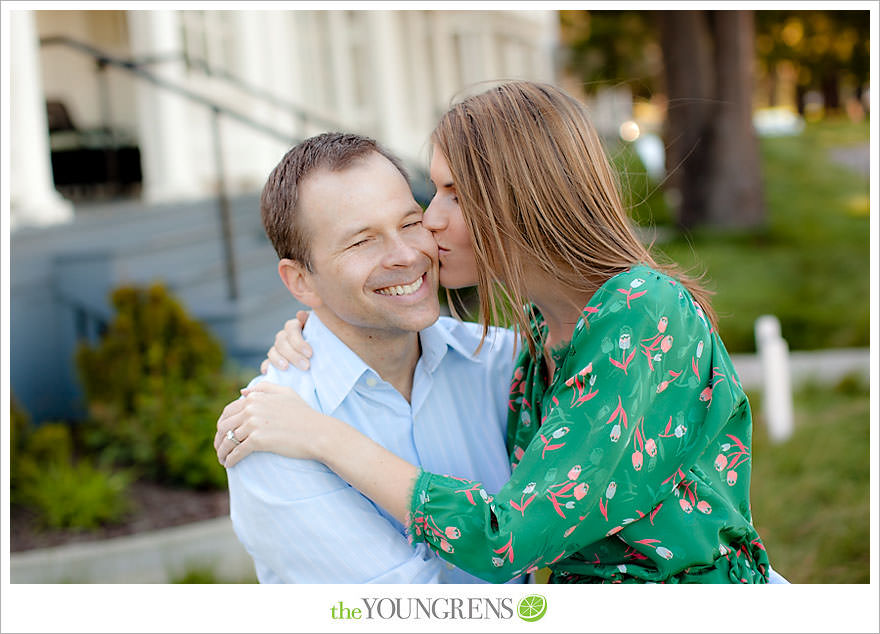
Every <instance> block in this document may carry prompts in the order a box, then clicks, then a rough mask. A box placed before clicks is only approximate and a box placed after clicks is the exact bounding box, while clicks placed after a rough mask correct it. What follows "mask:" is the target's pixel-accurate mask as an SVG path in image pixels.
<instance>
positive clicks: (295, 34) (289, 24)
mask: <svg viewBox="0 0 880 634" xmlns="http://www.w3.org/2000/svg"><path fill="white" fill-rule="evenodd" d="M298 13H300V12H298V11H269V12H267V14H266V20H267V24H266V32H265V34H264V36H265V38H266V41H267V44H268V50H269V54H268V59H266V60H264V63H265V64H266V66H267V68H268V70H269V77H271V78H272V83H273V84H272V92H273V93H274V94H277V95H279V96H280V97H282V98H283V99H285V100H287V101H289V102H291V103H293V104H302V101H303V97H302V84H303V78H302V68H301V66H300V64H301V61H300V60H301V55H300V54H299V50H298V48H297V46H296V43H297V42H299V27H298V24H297V20H298V18H299V16H298ZM279 125H280V126H281V127H282V128H283V129H285V130H288V131H289V132H290V134H291V136H293V137H298V136H302V135H303V134H304V130H303V127H302V125H301V123H300V121H299V118H298V117H296V116H294V115H293V114H292V113H283V114H280V116H279ZM287 149H288V148H286V147H285V148H284V152H286V151H287ZM284 152H281V153H280V154H279V153H276V155H275V156H274V160H275V162H277V161H278V160H280V159H281V157H282V156H283V154H284ZM273 165H274V163H273Z"/></svg>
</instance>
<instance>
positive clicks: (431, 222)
mask: <svg viewBox="0 0 880 634" xmlns="http://www.w3.org/2000/svg"><path fill="white" fill-rule="evenodd" d="M446 222H447V220H446V214H444V213H443V212H442V211H440V205H439V203H438V202H437V197H436V196H434V198H432V199H431V202H430V203H429V204H428V207H427V209H425V215H424V216H422V226H423V227H425V228H426V229H428V230H429V231H435V232H436V231H442V230H443V229H445V228H446Z"/></svg>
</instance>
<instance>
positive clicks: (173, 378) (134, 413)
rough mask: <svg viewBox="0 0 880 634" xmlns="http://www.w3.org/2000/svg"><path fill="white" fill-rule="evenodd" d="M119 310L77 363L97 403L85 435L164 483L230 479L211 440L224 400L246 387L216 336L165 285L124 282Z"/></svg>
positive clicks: (199, 484) (114, 460) (107, 454)
mask: <svg viewBox="0 0 880 634" xmlns="http://www.w3.org/2000/svg"><path fill="white" fill-rule="evenodd" d="M112 303H113V306H114V307H115V309H116V317H115V318H114V321H113V322H112V323H111V324H110V326H109V328H108V331H107V333H106V334H105V336H104V337H103V338H102V340H101V342H100V343H99V345H98V346H96V347H94V348H92V347H88V346H86V345H82V346H81V347H80V349H79V350H78V352H77V366H78V368H79V372H80V376H81V378H82V382H83V386H84V389H85V392H86V397H87V399H88V404H89V418H90V423H89V424H88V425H87V428H86V430H85V433H84V441H85V443H86V445H87V446H88V447H89V448H90V449H91V450H95V451H98V452H100V460H101V464H103V465H125V466H131V467H134V468H136V469H137V471H138V472H139V473H140V474H141V475H142V476H144V477H147V478H149V479H151V480H154V481H157V482H164V483H168V484H179V485H184V486H188V487H194V488H222V487H224V486H225V485H226V473H225V471H224V470H223V468H222V467H221V466H220V465H219V464H218V462H217V458H216V456H215V454H214V449H213V446H212V442H211V441H212V439H213V437H214V432H215V430H216V421H217V417H218V416H219V414H220V412H221V411H222V409H223V407H224V406H225V405H226V403H228V402H229V401H230V400H231V399H232V398H234V397H235V396H236V395H237V394H238V388H239V386H240V382H239V379H238V378H237V377H230V376H228V375H226V374H224V373H223V350H222V348H221V346H220V344H219V343H218V342H217V340H216V339H215V338H214V337H213V336H212V335H211V334H210V333H209V332H208V331H207V329H206V328H205V327H204V326H203V325H202V324H200V323H199V322H197V321H195V320H193V319H192V318H190V317H189V316H188V315H187V314H186V311H185V310H184V309H183V307H182V306H181V305H180V304H179V303H178V302H177V300H175V299H174V298H173V297H172V296H171V295H169V293H168V292H167V291H166V290H165V289H164V288H163V287H162V286H161V285H158V284H156V285H153V286H151V287H149V288H147V289H143V288H137V287H122V288H119V289H117V290H116V291H115V292H114V293H113V295H112Z"/></svg>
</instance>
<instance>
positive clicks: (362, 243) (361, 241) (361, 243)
mask: <svg viewBox="0 0 880 634" xmlns="http://www.w3.org/2000/svg"><path fill="white" fill-rule="evenodd" d="M367 241H368V239H367V238H364V239H363V240H359V241H357V242H355V243H354V244H352V245H351V246H349V247H348V248H349V249H353V248H354V247H360V246H363V245H365V244H366V243H367Z"/></svg>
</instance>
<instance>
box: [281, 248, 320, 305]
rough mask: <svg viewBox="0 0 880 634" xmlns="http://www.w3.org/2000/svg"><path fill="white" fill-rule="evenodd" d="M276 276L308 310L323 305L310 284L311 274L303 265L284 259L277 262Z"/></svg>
mask: <svg viewBox="0 0 880 634" xmlns="http://www.w3.org/2000/svg"><path fill="white" fill-rule="evenodd" d="M278 275H279V276H280V277H281V281H282V282H284V285H285V286H286V287H287V290H289V291H290V294H291V295H293V296H294V297H296V298H297V299H298V300H299V301H300V302H302V303H303V304H305V305H306V306H308V307H309V308H318V307H319V306H321V304H322V303H323V302H322V301H321V298H320V297H319V296H318V293H317V292H316V291H315V289H314V285H313V284H312V274H311V273H310V272H309V271H308V270H307V269H306V267H305V265H303V264H302V263H300V262H297V261H296V260H291V259H288V258H284V259H282V260H281V261H279V262H278Z"/></svg>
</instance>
